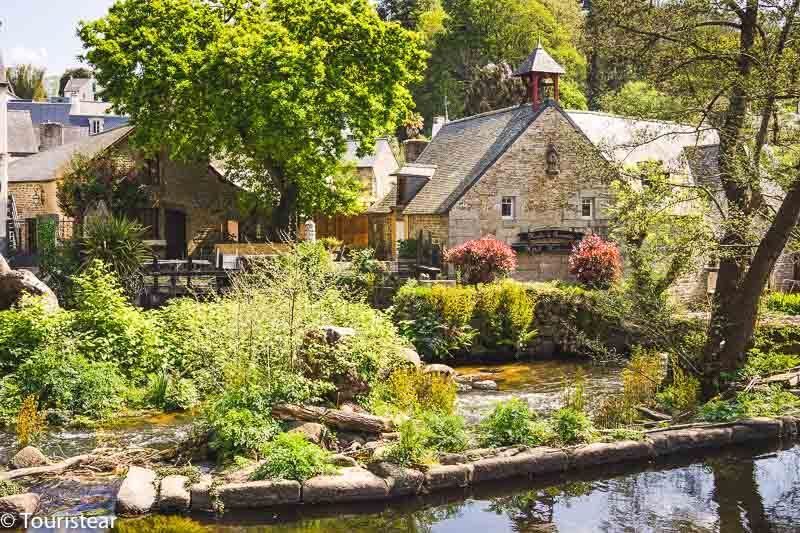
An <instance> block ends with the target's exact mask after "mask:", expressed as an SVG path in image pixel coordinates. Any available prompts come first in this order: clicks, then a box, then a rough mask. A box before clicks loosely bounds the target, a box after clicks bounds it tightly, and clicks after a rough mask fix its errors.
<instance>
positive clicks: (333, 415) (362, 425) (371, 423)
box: [272, 404, 394, 434]
mask: <svg viewBox="0 0 800 533" xmlns="http://www.w3.org/2000/svg"><path fill="white" fill-rule="evenodd" d="M272 416H274V417H275V418H278V419H280V420H300V421H303V422H318V423H321V424H325V425H326V426H330V427H334V428H337V429H343V430H346V431H360V432H364V433H376V434H377V433H390V432H392V431H393V430H394V424H393V423H392V421H391V420H389V419H388V418H383V417H380V416H374V415H367V414H362V413H352V412H348V411H341V410H338V409H326V408H324V407H315V406H303V405H292V404H281V405H276V406H274V407H273V408H272Z"/></svg>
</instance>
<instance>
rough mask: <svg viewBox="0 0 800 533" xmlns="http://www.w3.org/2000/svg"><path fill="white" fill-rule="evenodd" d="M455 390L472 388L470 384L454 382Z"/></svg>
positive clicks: (467, 390) (466, 390)
mask: <svg viewBox="0 0 800 533" xmlns="http://www.w3.org/2000/svg"><path fill="white" fill-rule="evenodd" d="M456 390H457V391H458V392H469V391H471V390H472V384H471V383H464V382H461V383H456Z"/></svg>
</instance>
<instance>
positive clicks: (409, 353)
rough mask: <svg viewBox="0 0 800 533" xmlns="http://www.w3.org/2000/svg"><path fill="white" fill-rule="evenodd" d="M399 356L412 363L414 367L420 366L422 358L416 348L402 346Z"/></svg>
mask: <svg viewBox="0 0 800 533" xmlns="http://www.w3.org/2000/svg"><path fill="white" fill-rule="evenodd" d="M400 357H401V358H402V359H403V360H404V361H405V362H407V363H409V364H411V365H413V366H414V367H415V368H419V367H421V366H422V359H421V358H420V356H419V354H418V353H417V352H416V350H413V349H411V348H403V349H402V350H400Z"/></svg>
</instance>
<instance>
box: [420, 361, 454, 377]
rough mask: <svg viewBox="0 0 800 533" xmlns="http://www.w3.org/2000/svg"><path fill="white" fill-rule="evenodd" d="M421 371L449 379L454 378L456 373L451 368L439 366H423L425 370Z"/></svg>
mask: <svg viewBox="0 0 800 533" xmlns="http://www.w3.org/2000/svg"><path fill="white" fill-rule="evenodd" d="M422 371H423V372H424V373H426V374H441V375H443V376H447V377H449V378H452V377H455V375H456V371H455V370H453V368H452V367H449V366H447V365H440V364H435V365H425V368H424V369H423V370H422Z"/></svg>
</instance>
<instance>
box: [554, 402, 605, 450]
mask: <svg viewBox="0 0 800 533" xmlns="http://www.w3.org/2000/svg"><path fill="white" fill-rule="evenodd" d="M550 423H551V424H552V427H553V430H554V431H555V434H556V437H557V439H558V441H559V442H560V443H561V444H564V445H570V444H577V443H581V442H591V441H592V440H594V438H595V431H594V428H593V427H592V422H591V421H590V420H589V417H588V416H586V414H585V413H583V412H581V411H579V410H577V409H573V408H571V407H564V408H562V409H559V410H558V411H556V412H555V413H554V414H553V416H552V418H551V420H550Z"/></svg>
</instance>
